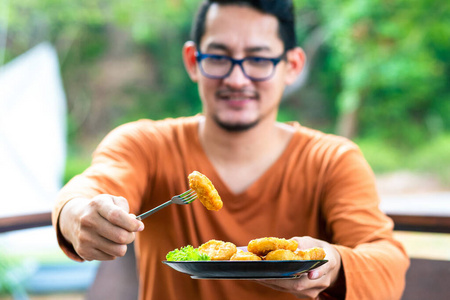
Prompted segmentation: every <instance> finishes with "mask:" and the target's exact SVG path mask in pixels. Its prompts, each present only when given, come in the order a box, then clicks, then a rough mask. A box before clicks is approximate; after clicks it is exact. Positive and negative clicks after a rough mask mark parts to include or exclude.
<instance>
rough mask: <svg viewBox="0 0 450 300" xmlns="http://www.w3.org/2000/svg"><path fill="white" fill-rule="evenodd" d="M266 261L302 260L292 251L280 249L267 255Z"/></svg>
mask: <svg viewBox="0 0 450 300" xmlns="http://www.w3.org/2000/svg"><path fill="white" fill-rule="evenodd" d="M264 260H300V259H299V257H298V256H297V255H296V254H295V253H294V252H292V251H291V250H285V249H278V250H274V251H270V252H269V253H267V255H266V257H265V258H264Z"/></svg>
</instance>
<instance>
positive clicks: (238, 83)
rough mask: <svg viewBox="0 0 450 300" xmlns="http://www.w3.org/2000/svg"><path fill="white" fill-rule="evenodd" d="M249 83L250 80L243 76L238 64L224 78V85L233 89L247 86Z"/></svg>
mask: <svg viewBox="0 0 450 300" xmlns="http://www.w3.org/2000/svg"><path fill="white" fill-rule="evenodd" d="M250 82H251V80H250V79H249V78H247V76H245V74H244V70H243V69H242V66H240V65H238V64H235V65H234V66H233V68H232V69H231V73H230V74H229V75H228V76H227V77H225V78H224V83H225V84H227V85H229V86H230V87H235V88H239V87H242V86H245V85H248V84H249V83H250Z"/></svg>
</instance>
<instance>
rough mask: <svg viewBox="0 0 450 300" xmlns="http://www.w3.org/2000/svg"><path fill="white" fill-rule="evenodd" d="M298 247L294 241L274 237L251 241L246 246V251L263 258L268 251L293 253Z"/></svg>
mask: <svg viewBox="0 0 450 300" xmlns="http://www.w3.org/2000/svg"><path fill="white" fill-rule="evenodd" d="M297 247H298V242H297V241H296V240H294V239H289V240H286V239H283V238H275V237H265V238H260V239H254V240H251V241H250V242H249V243H248V245H247V249H248V251H250V252H252V253H255V254H256V255H258V256H265V255H267V253H269V252H270V251H274V250H278V249H285V250H291V251H295V250H296V249H297Z"/></svg>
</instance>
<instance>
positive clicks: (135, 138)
mask: <svg viewBox="0 0 450 300" xmlns="http://www.w3.org/2000/svg"><path fill="white" fill-rule="evenodd" d="M140 134H141V133H140V132H139V130H138V129H137V128H136V126H133V125H131V124H127V125H123V126H120V127H118V128H117V129H115V130H113V131H112V132H111V133H110V134H108V135H107V136H106V137H105V139H104V140H103V141H102V142H101V143H100V145H99V146H98V148H97V149H96V151H95V152H94V154H93V159H92V164H91V166H90V167H88V168H87V169H86V170H85V171H84V172H83V173H82V174H80V175H77V176H75V177H74V178H73V179H71V180H70V181H69V182H68V183H67V184H66V185H65V186H64V187H63V188H62V189H61V191H60V192H59V194H58V196H57V201H56V205H55V206H54V208H53V212H52V223H53V226H54V228H55V230H56V234H57V239H58V243H59V245H60V247H61V249H62V250H63V251H64V253H66V255H67V256H68V257H69V258H71V259H73V260H77V261H82V259H81V257H79V256H78V255H77V254H76V252H75V251H74V249H73V247H72V245H70V243H68V242H67V241H66V240H65V239H64V237H63V236H62V234H61V232H60V229H59V225H58V224H59V216H60V213H61V210H62V208H63V207H64V205H65V204H66V203H67V202H69V201H71V200H73V201H76V199H77V198H78V199H79V198H88V199H91V198H93V197H95V196H96V195H100V194H110V195H113V196H122V197H124V198H125V199H127V201H128V203H129V206H130V212H131V213H136V212H137V211H138V210H139V207H140V205H141V201H142V198H143V196H144V194H145V193H146V189H147V185H148V181H149V180H148V166H149V164H151V155H149V154H148V153H144V150H143V147H142V145H141V144H140V140H142V139H141V136H140Z"/></svg>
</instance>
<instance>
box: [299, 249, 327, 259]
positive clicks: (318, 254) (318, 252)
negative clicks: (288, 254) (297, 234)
mask: <svg viewBox="0 0 450 300" xmlns="http://www.w3.org/2000/svg"><path fill="white" fill-rule="evenodd" d="M294 253H295V254H296V255H297V256H298V259H299V260H322V259H324V258H325V256H326V253H325V250H323V248H320V247H314V248H309V249H305V250H301V249H297V250H296V251H295V252H294Z"/></svg>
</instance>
